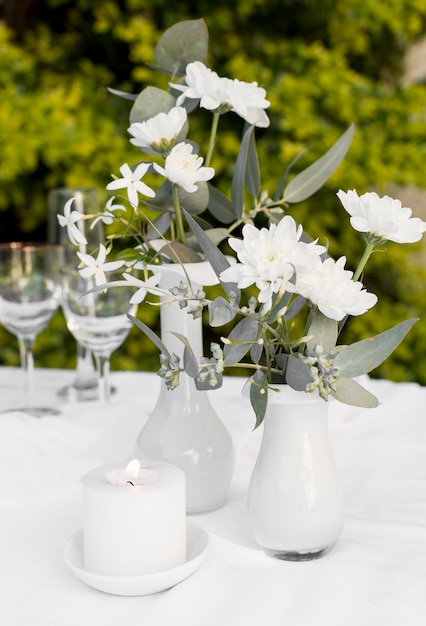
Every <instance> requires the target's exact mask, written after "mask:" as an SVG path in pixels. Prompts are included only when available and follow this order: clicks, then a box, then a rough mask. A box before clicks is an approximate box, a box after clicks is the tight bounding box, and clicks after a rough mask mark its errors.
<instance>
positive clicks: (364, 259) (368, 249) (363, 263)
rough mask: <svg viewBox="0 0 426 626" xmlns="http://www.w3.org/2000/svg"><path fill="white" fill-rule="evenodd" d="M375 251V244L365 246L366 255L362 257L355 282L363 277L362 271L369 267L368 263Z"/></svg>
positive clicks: (354, 278)
mask: <svg viewBox="0 0 426 626" xmlns="http://www.w3.org/2000/svg"><path fill="white" fill-rule="evenodd" d="M373 251H374V243H367V245H366V246H365V250H364V254H363V255H362V257H361V260H360V262H359V263H358V267H357V268H356V270H355V274H354V277H353V280H354V281H357V280H358V278H359V277H360V276H361V274H362V271H363V269H364V267H365V266H366V265H367V261H368V259H369V258H370V256H371V255H372V253H373Z"/></svg>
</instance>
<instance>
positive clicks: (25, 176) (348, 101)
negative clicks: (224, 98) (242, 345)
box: [0, 0, 426, 384]
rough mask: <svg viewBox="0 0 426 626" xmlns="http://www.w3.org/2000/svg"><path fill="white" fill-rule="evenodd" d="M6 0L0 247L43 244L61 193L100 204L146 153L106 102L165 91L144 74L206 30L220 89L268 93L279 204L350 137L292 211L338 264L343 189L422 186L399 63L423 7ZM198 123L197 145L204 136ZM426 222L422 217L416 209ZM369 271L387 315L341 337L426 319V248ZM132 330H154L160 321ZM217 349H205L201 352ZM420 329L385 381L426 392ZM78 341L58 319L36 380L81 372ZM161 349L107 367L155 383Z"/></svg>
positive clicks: (420, 100) (271, 178)
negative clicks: (173, 43) (193, 23)
mask: <svg viewBox="0 0 426 626" xmlns="http://www.w3.org/2000/svg"><path fill="white" fill-rule="evenodd" d="M153 4H154V3H152V1H149V0H92V1H90V2H89V1H88V0H44V1H37V0H33V1H31V0H27V1H26V2H23V3H16V2H14V0H3V3H2V5H0V6H1V9H0V10H1V11H3V13H2V18H3V19H2V20H0V211H1V212H2V213H1V220H0V239H1V240H3V241H6V240H11V239H21V240H23V239H43V238H45V236H46V196H47V192H48V190H49V189H50V188H52V187H59V186H89V187H95V188H97V189H98V190H99V194H100V197H101V200H102V201H104V200H105V197H106V196H105V191H104V190H105V185H106V183H107V182H108V181H109V180H110V175H111V173H112V172H117V171H118V167H119V166H120V165H121V164H122V163H124V162H129V163H133V162H135V161H136V160H137V159H138V155H139V152H138V150H137V149H136V148H134V147H132V146H131V145H130V144H129V142H128V139H127V131H126V129H127V127H128V110H129V103H128V102H126V101H124V100H120V99H118V98H116V97H114V96H112V95H111V94H110V93H109V92H108V91H107V87H109V86H110V87H114V88H116V89H120V90H123V91H127V92H132V93H136V92H138V91H140V90H141V89H142V88H143V86H145V85H146V84H158V85H160V86H163V87H164V86H165V84H166V81H167V79H166V78H165V77H164V76H161V75H160V74H156V73H155V72H153V71H152V70H150V69H149V68H148V67H147V66H146V65H145V63H146V62H151V61H152V51H153V47H154V45H155V42H156V41H157V39H158V37H159V34H160V33H161V32H162V31H163V30H164V29H165V28H167V27H168V26H170V25H171V24H172V23H174V22H176V21H178V20H182V19H190V18H199V17H204V18H205V20H206V22H207V25H208V28H209V31H210V40H211V41H210V51H211V57H210V65H211V67H213V68H214V69H215V70H216V71H218V72H219V73H220V74H223V75H227V76H230V77H238V78H240V79H242V80H246V81H254V80H256V81H258V83H259V84H261V85H263V86H265V88H266V90H267V93H268V98H269V99H270V100H271V103H272V105H271V108H270V110H269V113H270V117H271V122H272V123H271V128H270V129H269V130H268V131H267V132H262V131H260V132H258V134H257V137H258V147H259V152H260V159H261V163H263V164H265V163H268V169H267V170H266V171H263V172H262V187H263V188H265V189H269V190H272V189H273V188H274V187H275V186H276V183H277V181H278V179H279V178H280V176H281V173H282V171H283V170H284V169H285V167H286V166H287V164H288V163H289V161H290V160H291V159H292V158H293V157H294V156H295V155H296V154H298V153H300V152H301V151H302V150H304V149H305V148H310V150H309V151H308V152H307V153H306V155H304V157H303V158H302V159H301V160H300V161H299V162H298V165H297V167H298V168H303V167H305V166H306V165H308V164H309V163H310V162H312V161H313V160H315V159H316V158H318V157H319V156H320V155H321V154H322V153H323V152H324V151H325V150H326V149H327V148H328V147H329V146H330V145H331V144H332V143H333V142H334V141H335V140H336V139H337V137H338V136H339V135H340V134H341V133H342V132H343V131H344V130H345V129H346V128H347V127H348V125H349V124H350V123H351V122H354V123H355V125H356V134H355V139H354V142H353V145H352V148H351V150H350V152H349V154H348V156H347V157H346V159H345V161H344V163H343V164H342V165H341V166H340V167H339V169H338V171H337V172H336V173H335V174H334V175H333V177H332V178H331V179H330V181H329V182H328V184H327V185H326V187H324V188H323V189H322V190H321V191H320V192H319V193H318V194H316V196H315V197H314V198H313V199H311V200H309V202H307V203H304V204H301V205H297V206H296V207H294V208H293V209H292V213H293V215H294V217H295V219H296V220H298V221H300V222H302V223H303V224H304V226H305V228H306V229H307V230H308V231H309V232H311V233H312V234H313V235H315V236H318V235H319V236H320V237H321V238H322V239H324V238H325V237H327V239H328V241H329V245H330V252H331V254H333V255H334V254H338V255H341V254H342V253H343V254H346V256H347V257H348V265H349V266H352V267H353V266H354V265H355V263H356V261H357V259H358V255H359V253H360V250H361V247H362V244H361V241H360V238H359V237H358V236H357V235H356V234H355V233H354V232H353V231H352V229H350V227H349V222H348V219H347V215H346V214H345V213H344V211H343V210H342V209H341V207H340V203H339V202H338V200H337V198H336V197H335V192H336V191H337V189H339V188H342V189H345V190H347V189H352V188H356V189H357V190H358V192H359V193H363V192H364V191H366V190H367V189H371V188H374V189H376V190H377V191H378V192H379V193H381V194H382V193H385V192H386V189H387V188H388V185H389V184H390V183H394V184H398V185H414V186H417V187H422V186H423V185H424V162H425V157H426V117H425V110H426V109H425V104H426V86H425V85H424V84H417V85H408V86H407V85H405V83H404V82H403V81H402V70H403V66H402V61H403V58H404V54H405V52H406V50H407V49H408V46H409V45H410V44H411V43H412V42H414V41H416V40H417V39H418V38H419V37H421V36H423V35H424V34H425V24H426V5H424V2H423V0H407V1H406V2H404V3H401V2H400V1H399V0H388V2H386V3H385V5H384V4H383V3H377V2H376V1H375V0H365V1H364V2H360V1H359V0H272V1H267V0H263V1H261V0H235V2H233V3H232V5H231V4H230V3H229V2H228V1H224V0H216V2H215V5H214V11H212V10H211V3H210V1H209V0H204V1H202V0H201V1H198V2H189V1H175V2H173V3H170V2H168V1H167V2H166V0H157V1H156V3H155V6H153ZM208 123H209V119H208V116H205V118H204V119H203V116H200V118H199V120H198V121H197V124H199V128H197V131H196V132H197V133H200V132H201V133H202V131H203V130H205V133H206V135H205V136H206V141H207V132H208ZM235 123H236V118H235V117H232V116H227V117H226V118H224V119H223V121H222V122H221V129H222V130H221V142H220V144H219V145H218V146H217V153H216V160H215V163H214V165H215V167H216V170H217V172H218V173H219V174H220V176H221V177H222V179H223V186H224V188H226V187H227V185H228V183H229V179H230V175H231V173H232V172H231V171H230V170H231V169H232V168H231V159H230V157H231V156H232V155H235V154H236V152H237V149H238V145H239V133H240V130H241V128H240V127H238V124H237V127H235V126H234V124H235ZM422 217H423V218H425V209H424V207H423V215H422ZM388 250H389V251H388V253H387V254H386V255H385V254H383V255H379V254H377V255H375V257H374V258H373V260H372V262H371V263H370V266H369V270H368V276H367V277H366V283H367V286H368V288H369V289H370V290H372V291H374V292H375V293H377V295H378V296H379V298H380V301H379V305H378V306H377V307H376V308H375V309H373V310H372V311H370V312H369V313H368V314H367V315H366V316H363V317H362V318H356V319H353V320H352V321H351V323H350V324H349V325H348V327H347V331H345V332H347V333H348V335H349V333H350V338H351V340H352V339H354V338H362V337H365V336H366V335H367V334H375V333H378V332H381V331H382V330H383V329H385V328H387V327H389V326H391V325H393V324H394V323H396V322H398V321H401V320H403V319H405V318H408V317H414V316H420V317H421V318H423V316H424V313H425V311H426V295H425V288H424V287H425V278H426V275H425V268H424V257H422V256H421V255H422V253H423V254H424V250H425V247H424V244H423V245H421V244H419V245H412V246H405V247H402V246H397V245H396V244H389V246H388ZM139 315H140V316H141V318H142V319H144V321H145V322H147V323H149V324H150V325H152V326H153V327H155V326H156V320H157V315H158V311H157V309H156V308H152V307H149V306H148V305H143V306H142V307H141V308H140V312H139ZM210 339H211V337H206V344H207V345H208V343H209V340H210ZM425 353H426V323H425V321H424V319H421V320H420V322H419V323H418V324H416V325H415V327H414V329H413V330H412V331H411V333H410V335H409V337H408V338H407V340H406V341H405V342H404V344H403V345H402V346H401V347H400V348H399V349H398V350H397V351H396V352H395V353H394V355H393V356H392V358H390V359H389V360H388V361H387V362H386V363H385V364H384V365H383V366H381V367H380V368H379V369H378V370H377V372H376V375H378V376H386V377H388V378H391V379H394V380H416V381H419V382H421V383H422V384H426V363H425V359H426V357H425ZM74 358H75V348H74V345H73V340H72V339H71V338H70V337H69V335H68V333H67V331H66V329H65V328H64V322H63V317H62V314H61V313H58V314H57V315H56V316H55V319H54V320H53V322H52V324H51V325H50V326H49V328H48V329H47V330H46V331H44V332H43V333H42V334H41V335H40V337H39V338H38V340H37V344H36V364H37V365H44V366H56V367H72V366H73V364H74ZM16 362H17V344H16V339H15V338H14V337H12V336H10V335H9V334H8V333H7V332H6V331H5V330H4V329H3V328H0V363H1V364H8V363H16ZM157 362H158V360H157V354H156V350H155V348H153V346H152V345H151V344H150V343H149V342H148V341H147V340H146V339H145V338H144V337H143V336H142V335H141V334H140V333H139V332H137V331H135V330H132V334H131V338H129V340H128V341H127V342H126V343H125V344H124V346H123V347H122V348H120V350H118V351H117V353H116V354H115V355H114V356H113V361H112V366H113V367H116V368H123V369H124V368H129V369H156V367H157Z"/></svg>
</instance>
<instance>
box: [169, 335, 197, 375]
mask: <svg viewBox="0 0 426 626" xmlns="http://www.w3.org/2000/svg"><path fill="white" fill-rule="evenodd" d="M171 334H172V335H174V336H175V337H177V339H179V341H181V342H182V343H183V345H184V346H185V348H184V351H183V368H184V370H185V373H186V374H188V376H189V377H190V378H196V377H197V376H198V373H199V369H198V361H197V359H196V357H195V354H194V352H193V351H192V348H191V344H190V343H189V341H188V339H187V338H186V337H185V336H184V335H181V334H180V333H176V332H174V331H171Z"/></svg>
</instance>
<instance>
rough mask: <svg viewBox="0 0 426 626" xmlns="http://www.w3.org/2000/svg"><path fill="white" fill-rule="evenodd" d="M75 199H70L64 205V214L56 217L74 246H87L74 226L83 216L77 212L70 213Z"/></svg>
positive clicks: (81, 234) (84, 239)
mask: <svg viewBox="0 0 426 626" xmlns="http://www.w3.org/2000/svg"><path fill="white" fill-rule="evenodd" d="M74 200H75V198H70V199H69V200H67V201H66V203H65V205H64V214H63V215H58V222H59V224H60V225H61V226H62V227H66V228H67V231H68V237H69V238H70V241H71V243H73V244H74V245H75V246H79V245H85V244H87V239H86V237H85V236H84V235H83V233H82V232H81V231H80V230H79V229H78V227H77V226H76V224H77V222H79V221H80V220H82V219H83V217H84V216H83V214H82V213H80V212H79V211H71V207H72V205H73V202H74Z"/></svg>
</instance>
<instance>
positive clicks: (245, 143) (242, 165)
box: [231, 126, 254, 218]
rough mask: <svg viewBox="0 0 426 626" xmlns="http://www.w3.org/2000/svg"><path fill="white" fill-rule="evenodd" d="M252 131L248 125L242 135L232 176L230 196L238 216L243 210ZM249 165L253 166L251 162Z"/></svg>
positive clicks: (252, 127) (252, 128)
mask: <svg viewBox="0 0 426 626" xmlns="http://www.w3.org/2000/svg"><path fill="white" fill-rule="evenodd" d="M253 133H254V126H249V127H248V128H247V130H246V131H245V133H244V135H243V138H242V141H241V147H240V151H239V153H238V157H237V162H236V163H235V170H234V176H233V178H232V188H231V198H232V204H233V205H234V208H235V211H236V214H237V217H238V218H240V217H241V216H242V214H243V212H244V187H245V183H246V176H247V170H248V155H249V151H250V140H251V136H252V134H253ZM251 166H253V163H251Z"/></svg>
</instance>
